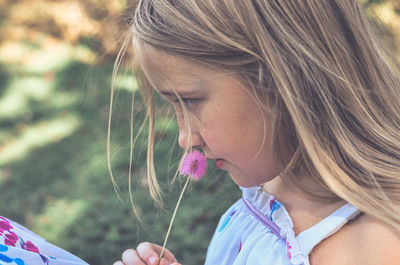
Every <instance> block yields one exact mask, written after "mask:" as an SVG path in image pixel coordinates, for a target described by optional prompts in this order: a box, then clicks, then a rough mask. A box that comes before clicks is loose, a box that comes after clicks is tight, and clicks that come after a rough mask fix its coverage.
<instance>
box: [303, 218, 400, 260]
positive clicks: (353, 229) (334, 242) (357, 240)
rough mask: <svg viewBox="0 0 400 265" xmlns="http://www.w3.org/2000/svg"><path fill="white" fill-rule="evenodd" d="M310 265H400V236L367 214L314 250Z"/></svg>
mask: <svg viewBox="0 0 400 265" xmlns="http://www.w3.org/2000/svg"><path fill="white" fill-rule="evenodd" d="M310 263H311V265H321V264H323V265H331V264H335V265H358V264H360V265H361V264H362V265H370V264H371V265H372V264H373V265H400V233H398V232H395V231H394V230H392V229H390V228H389V227H388V226H387V225H385V224H383V223H381V222H380V221H378V220H375V219H373V218H371V217H369V216H366V215H365V214H363V215H361V216H359V217H358V218H357V219H355V220H353V221H351V222H350V223H348V224H347V225H345V226H344V227H343V228H342V229H341V230H339V231H338V232H337V233H335V234H334V235H332V236H331V237H329V238H327V239H325V240H324V241H322V242H321V243H320V244H319V245H318V246H317V247H315V248H314V249H313V251H312V253H311V255H310Z"/></svg>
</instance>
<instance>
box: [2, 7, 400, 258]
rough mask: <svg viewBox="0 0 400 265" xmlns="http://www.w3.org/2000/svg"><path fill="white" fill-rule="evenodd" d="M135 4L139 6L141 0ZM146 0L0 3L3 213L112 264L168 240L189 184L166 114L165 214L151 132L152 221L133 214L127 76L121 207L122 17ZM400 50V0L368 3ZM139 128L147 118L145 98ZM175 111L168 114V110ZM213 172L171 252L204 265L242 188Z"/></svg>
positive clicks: (147, 208) (188, 204)
mask: <svg viewBox="0 0 400 265" xmlns="http://www.w3.org/2000/svg"><path fill="white" fill-rule="evenodd" d="M129 2H132V3H129ZM133 2H135V1H123V0H113V1H107V0H79V1H78V0H64V1H62V0H58V1H50V0H48V1H45V0H0V128H1V130H0V215H3V216H6V217H9V218H11V219H14V220H16V221H17V222H20V223H21V224H23V225H25V226H27V227H28V228H30V229H32V230H33V231H35V232H36V233H38V234H40V235H42V236H43V237H45V238H46V239H48V240H49V241H50V242H52V243H54V244H57V245H59V246H61V247H63V248H65V249H67V250H69V251H71V252H73V253H75V254H77V255H78V256H80V257H81V258H83V259H85V260H86V261H88V262H89V263H91V264H111V263H112V262H113V261H115V260H117V259H119V257H120V254H121V253H122V251H123V250H124V249H125V248H128V247H136V245H137V244H138V243H139V242H141V241H145V240H146V241H152V242H156V243H162V240H163V238H164V235H165V232H166V229H167V227H168V223H169V219H170V216H171V210H172V209H173V206H174V204H175V202H176V199H177V195H178V191H179V189H180V185H179V183H175V184H173V185H169V183H170V180H171V178H172V176H173V174H174V172H175V170H176V163H177V161H178V157H179V154H180V153H179V150H178V148H177V145H176V133H177V130H176V124H175V121H174V120H173V119H171V118H170V116H169V115H165V114H163V113H166V112H164V109H163V111H160V115H158V123H157V126H156V128H157V132H156V139H157V146H156V157H155V161H156V166H157V168H156V170H157V172H158V174H159V176H160V179H161V182H162V185H163V188H164V190H165V191H166V192H165V196H164V201H165V204H166V205H165V209H166V210H164V211H162V210H160V209H159V208H160V207H159V206H158V205H154V203H153V201H152V200H151V199H150V197H149V195H148V193H147V191H146V189H147V186H146V182H145V174H146V165H145V145H146V137H145V135H146V129H144V132H143V136H141V137H139V138H138V142H137V149H136V150H135V153H134V160H133V161H134V168H133V172H132V173H133V178H134V179H135V182H134V190H135V202H136V204H137V205H138V207H139V211H140V213H141V216H142V217H143V218H144V220H145V222H146V223H147V227H146V228H143V227H141V226H139V225H138V222H137V220H136V219H135V218H134V217H133V216H132V213H131V205H130V203H129V199H128V197H129V196H128V191H127V190H128V180H127V175H128V165H129V141H130V140H129V115H130V99H131V93H132V91H136V89H137V88H134V86H133V84H134V77H133V76H130V75H128V74H124V75H122V76H120V78H119V79H118V80H117V93H116V95H117V98H116V101H115V103H116V107H115V112H114V119H113V124H112V128H113V132H112V145H111V149H112V150H111V156H112V166H113V170H114V173H115V175H116V180H117V182H118V184H119V185H120V188H121V196H122V198H121V200H119V199H118V197H117V195H116V193H115V192H114V190H113V187H112V185H111V181H110V177H109V173H108V170H107V162H106V131H107V122H108V108H109V93H110V84H111V74H112V67H113V60H114V59H115V56H116V53H117V51H118V48H119V43H120V42H119V38H120V36H121V34H120V30H121V28H123V27H121V25H122V21H123V20H122V19H121V18H120V17H119V14H121V12H122V11H123V10H124V9H125V8H126V6H127V5H129V4H134V3H133ZM363 3H364V4H365V5H371V6H372V7H373V8H374V10H375V11H376V12H377V14H378V15H379V16H380V18H381V20H382V21H383V22H384V24H385V26H386V30H385V36H386V37H387V39H388V42H389V43H390V45H392V47H394V48H395V47H396V46H397V47H399V46H400V45H399V44H400V38H399V37H398V36H399V35H400V15H399V14H400V3H399V2H398V0H387V1H383V0H382V1H363ZM135 104H136V108H137V110H138V111H137V113H136V116H135V120H136V122H135V130H136V131H137V130H138V128H139V125H140V123H141V121H143V117H144V106H143V103H142V101H141V97H140V95H139V94H138V95H137V96H136V102H135ZM163 108H167V107H163ZM209 168H210V169H209V171H208V177H206V178H205V179H204V180H202V181H201V182H199V183H197V184H195V185H194V186H193V189H191V191H190V192H189V193H188V194H186V196H185V197H184V201H183V205H182V207H181V209H180V211H179V213H178V219H177V221H176V224H175V226H174V228H173V231H172V236H171V238H170V241H169V242H170V243H169V245H168V247H169V248H170V249H171V250H172V251H173V252H174V253H176V255H177V257H178V258H179V260H181V261H182V263H183V264H185V265H198V264H202V262H203V261H204V257H205V250H206V246H207V244H208V242H209V239H210V238H211V235H212V233H213V230H214V227H215V226H216V222H217V220H218V218H219V216H220V214H222V213H223V211H224V210H225V209H226V208H227V207H228V206H229V205H230V204H232V203H233V202H234V201H235V200H236V199H237V198H239V197H240V192H239V190H238V188H237V187H236V186H235V185H234V184H233V183H232V181H231V180H230V179H229V178H228V177H227V176H226V175H224V174H223V173H221V172H218V170H216V169H215V166H214V165H210V167H209Z"/></svg>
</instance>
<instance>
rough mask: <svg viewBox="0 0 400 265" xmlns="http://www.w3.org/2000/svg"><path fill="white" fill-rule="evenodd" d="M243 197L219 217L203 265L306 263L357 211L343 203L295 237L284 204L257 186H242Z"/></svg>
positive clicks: (284, 264)
mask: <svg viewBox="0 0 400 265" xmlns="http://www.w3.org/2000/svg"><path fill="white" fill-rule="evenodd" d="M242 191H243V198H242V199H240V200H239V201H237V202H236V203H235V204H234V205H233V206H232V207H231V208H229V209H228V211H227V212H226V213H225V214H224V215H223V216H222V217H221V220H220V222H219V224H218V226H217V229H216V231H215V233H214V236H213V238H212V240H211V243H210V245H209V247H208V251H207V257H206V262H205V264H206V265H215V264H218V265H255V264H257V265H309V264H310V263H309V258H308V255H309V254H310V252H311V250H312V249H313V248H314V247H315V246H316V245H318V244H319V243H320V242H321V241H322V240H324V239H325V238H327V237H329V236H330V235H332V234H333V233H335V232H337V231H338V230H339V229H340V228H341V227H343V225H345V224H346V223H347V222H348V221H349V220H351V219H352V218H355V217H356V216H358V215H359V214H360V211H359V210H358V209H357V208H355V207H354V206H353V205H351V204H349V203H348V204H346V205H344V206H342V207H340V208H339V209H338V210H336V211H335V212H333V213H332V214H330V215H329V216H327V217H326V218H325V219H323V220H322V221H320V222H319V223H318V224H316V225H314V226H313V227H311V228H309V229H307V230H305V231H303V232H301V233H300V234H298V235H297V236H296V235H295V232H294V230H293V222H292V219H291V218H290V215H289V213H288V211H287V210H286V208H285V206H284V205H283V204H282V203H281V202H279V201H278V200H276V199H275V198H274V196H272V195H271V194H269V193H267V192H265V191H263V190H262V189H261V188H260V187H258V186H257V187H251V188H242Z"/></svg>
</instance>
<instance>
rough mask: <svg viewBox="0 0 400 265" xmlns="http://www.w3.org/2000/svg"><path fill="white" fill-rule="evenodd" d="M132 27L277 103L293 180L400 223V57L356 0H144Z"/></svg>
mask: <svg viewBox="0 0 400 265" xmlns="http://www.w3.org/2000/svg"><path fill="white" fill-rule="evenodd" d="M131 30H132V36H133V39H134V40H135V43H138V44H137V45H136V46H140V45H143V44H144V45H149V46H151V47H154V48H157V49H160V50H162V51H165V52H167V53H171V54H174V55H178V56H182V57H186V58H190V59H191V60H196V61H198V62H201V63H204V64H208V65H212V66H213V67H217V68H219V69H221V70H224V71H232V72H234V73H237V75H238V76H239V78H240V79H241V80H242V81H243V83H244V84H246V87H248V88H249V89H250V90H251V91H252V92H253V93H254V94H255V95H256V96H257V102H258V103H259V104H260V105H261V107H265V106H269V107H271V108H272V109H273V110H274V113H275V117H274V118H273V130H274V133H273V136H272V137H273V139H272V143H274V146H273V152H274V158H275V160H276V161H275V162H276V165H277V167H278V168H279V169H280V172H281V177H282V179H283V180H284V181H285V182H286V183H287V184H288V185H290V186H291V187H293V188H296V189H298V190H300V191H302V192H303V193H304V194H306V195H307V196H311V197H312V198H314V199H319V200H327V199H329V200H332V199H338V200H339V199H343V200H345V201H347V202H350V203H352V204H353V205H355V206H356V207H358V208H359V209H360V210H362V211H363V212H365V213H366V214H368V215H370V216H373V217H376V218H378V219H380V220H382V221H383V222H385V223H386V224H388V225H389V226H391V227H392V228H394V229H395V230H396V231H399V232H400V214H399V213H400V211H399V210H400V208H399V206H400V66H399V64H398V62H397V61H396V59H395V58H394V56H391V55H390V53H389V52H387V51H386V50H385V49H384V47H383V46H382V45H381V44H380V41H379V36H378V35H377V34H376V33H375V32H374V30H372V27H371V26H370V23H369V22H368V20H367V18H366V15H365V13H364V10H363V8H362V7H361V5H360V3H359V2H358V1H357V0H299V1H287V0H251V1H250V0H249V1H243V0H219V1H215V0H141V1H140V2H139V4H138V6H137V9H136V12H135V16H134V20H133V23H132V27H131ZM137 48H140V47H137ZM147 94H148V95H149V96H150V99H149V100H148V102H149V103H150V104H151V105H150V106H149V110H152V109H154V106H153V100H152V99H151V98H152V94H151V93H147ZM149 118H150V124H153V123H154V117H153V115H152V114H151V113H150V115H149ZM150 138H151V137H150ZM152 141H153V140H152V139H151V140H150V143H149V148H150V149H152ZM150 149H149V150H150ZM282 150H285V151H282ZM149 155H150V157H149V159H148V167H149V168H150V169H152V168H154V167H153V159H152V152H151V151H149ZM299 176H303V177H299ZM149 178H150V180H151V181H150V184H151V185H150V187H151V189H152V194H154V195H155V197H157V194H159V189H158V187H157V185H156V184H157V180H156V178H155V173H154V171H152V170H150V171H149ZM305 179H307V181H310V180H311V181H313V182H314V183H317V184H318V185H319V187H320V188H321V189H323V190H324V191H325V192H323V193H317V192H313V191H312V190H308V189H307V187H306V184H305V183H306V182H305V181H304V180H305Z"/></svg>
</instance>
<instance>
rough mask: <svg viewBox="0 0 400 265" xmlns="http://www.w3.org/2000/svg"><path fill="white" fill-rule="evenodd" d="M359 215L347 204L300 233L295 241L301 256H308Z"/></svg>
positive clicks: (357, 211) (358, 211)
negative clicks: (300, 250) (301, 253)
mask: <svg viewBox="0 0 400 265" xmlns="http://www.w3.org/2000/svg"><path fill="white" fill-rule="evenodd" d="M360 213H361V211H360V210H359V209H357V208H356V207H354V206H353V205H351V204H350V203H347V204H345V205H343V206H342V207H340V208H339V209H338V210H336V211H335V212H333V213H332V214H330V215H329V216H328V217H326V218H325V219H323V220H322V221H320V222H319V223H317V224H316V225H314V226H312V227H311V228H309V229H307V230H305V231H303V232H301V233H300V234H299V235H298V236H297V237H296V240H297V242H298V243H299V245H300V247H301V249H302V251H303V254H304V255H305V256H308V255H309V254H310V252H311V250H312V249H313V248H314V247H315V246H316V245H318V244H319V243H320V242H321V241H322V240H324V239H326V238H328V237H329V236H331V235H333V234H334V233H336V232H337V231H339V230H340V229H341V228H342V227H343V226H344V225H345V224H346V223H347V222H348V221H350V220H352V219H354V218H356V217H357V216H358V215H359V214H360Z"/></svg>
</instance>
